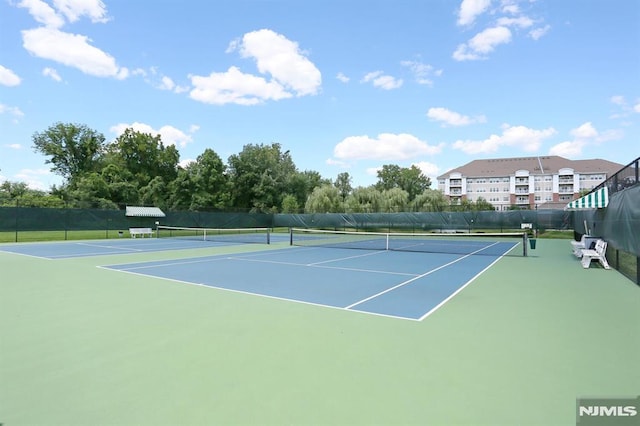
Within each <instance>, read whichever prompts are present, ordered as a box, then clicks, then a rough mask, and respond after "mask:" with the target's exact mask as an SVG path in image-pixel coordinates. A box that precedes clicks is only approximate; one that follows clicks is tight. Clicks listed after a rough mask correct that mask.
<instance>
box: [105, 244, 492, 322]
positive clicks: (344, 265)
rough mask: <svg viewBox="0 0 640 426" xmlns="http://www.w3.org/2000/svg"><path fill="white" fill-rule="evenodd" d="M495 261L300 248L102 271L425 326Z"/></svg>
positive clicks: (463, 256) (474, 257) (146, 264)
mask: <svg viewBox="0 0 640 426" xmlns="http://www.w3.org/2000/svg"><path fill="white" fill-rule="evenodd" d="M498 259H500V256H491V255H482V256H478V255H455V254H444V253H429V254H425V253H412V252H395V251H366V250H352V249H335V248H332V249H328V248H313V247H305V248H301V247H296V248H288V249H278V250H270V251H261V252H253V253H244V254H234V255H218V256H207V257H198V258H189V259H180V260H170V261H166V260H165V261H152V262H144V263H130V264H124V265H111V266H105V267H104V268H107V269H111V270H116V271H121V272H127V273H132V274H139V275H145V276H152V277H157V278H162V279H167V280H173V281H178V282H182V283H187V284H193V285H199V286H206V287H212V288H217V289H224V290H230V291H237V292H242V293H249V294H255V295H260V296H266V297H271V298H277V299H285V300H289V301H296V302H302V303H308V304H314V305H321V306H326V307H332V308H338V309H344V310H349V311H358V312H365V313H369V314H376V315H383V316H390V317H396V318H403V319H410V320H422V319H424V318H425V317H426V316H428V315H429V314H430V313H431V312H433V311H435V309H437V308H438V307H439V306H441V305H442V304H443V303H444V302H446V301H447V300H448V299H449V298H451V297H452V296H454V295H455V294H456V293H457V292H459V291H460V290H461V289H462V288H464V287H465V286H466V285H467V284H469V283H470V282H471V281H473V279H474V278H475V277H476V276H478V275H479V274H480V273H482V272H483V271H484V270H485V269H487V268H488V267H489V266H491V265H492V264H493V263H495V262H496V261H497V260H498Z"/></svg>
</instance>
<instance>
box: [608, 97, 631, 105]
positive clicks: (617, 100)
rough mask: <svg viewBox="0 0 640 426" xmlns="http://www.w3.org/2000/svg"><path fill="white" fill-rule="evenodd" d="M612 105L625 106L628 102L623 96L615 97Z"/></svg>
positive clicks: (612, 98)
mask: <svg viewBox="0 0 640 426" xmlns="http://www.w3.org/2000/svg"><path fill="white" fill-rule="evenodd" d="M610 100H611V103H612V104H615V105H620V106H625V105H626V104H627V101H626V100H625V99H624V96H622V95H615V96H612V97H611V99H610Z"/></svg>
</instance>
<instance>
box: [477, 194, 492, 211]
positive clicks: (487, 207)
mask: <svg viewBox="0 0 640 426" xmlns="http://www.w3.org/2000/svg"><path fill="white" fill-rule="evenodd" d="M495 209H496V208H495V207H494V206H493V204H491V203H490V202H488V201H487V200H485V199H484V198H483V197H478V199H477V200H476V202H475V210H476V211H483V210H484V211H493V210H495Z"/></svg>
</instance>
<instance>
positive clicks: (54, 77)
mask: <svg viewBox="0 0 640 426" xmlns="http://www.w3.org/2000/svg"><path fill="white" fill-rule="evenodd" d="M42 75H44V76H45V77H51V79H52V80H55V81H57V82H61V81H62V77H60V74H58V71H56V70H55V69H53V68H49V67H47V68H45V69H43V70H42Z"/></svg>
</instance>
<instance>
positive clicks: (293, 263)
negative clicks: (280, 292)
mask: <svg viewBox="0 0 640 426" xmlns="http://www.w3.org/2000/svg"><path fill="white" fill-rule="evenodd" d="M352 257H360V256H352ZM350 258H351V257H348V258H345V259H350ZM227 259H229V260H240V261H245V262H259V263H272V264H275V265H288V266H304V267H307V268H323V269H338V270H342V271H354V272H369V273H374V274H387V275H403V276H409V277H415V276H416V274H410V273H407V272H393V271H380V270H376V269H362V268H347V267H342V266H324V265H320V264H321V263H325V262H318V263H306V264H305V263H295V262H280V261H276V260H260V259H246V258H243V257H228V258H227ZM334 261H335V260H328V261H327V262H334Z"/></svg>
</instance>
